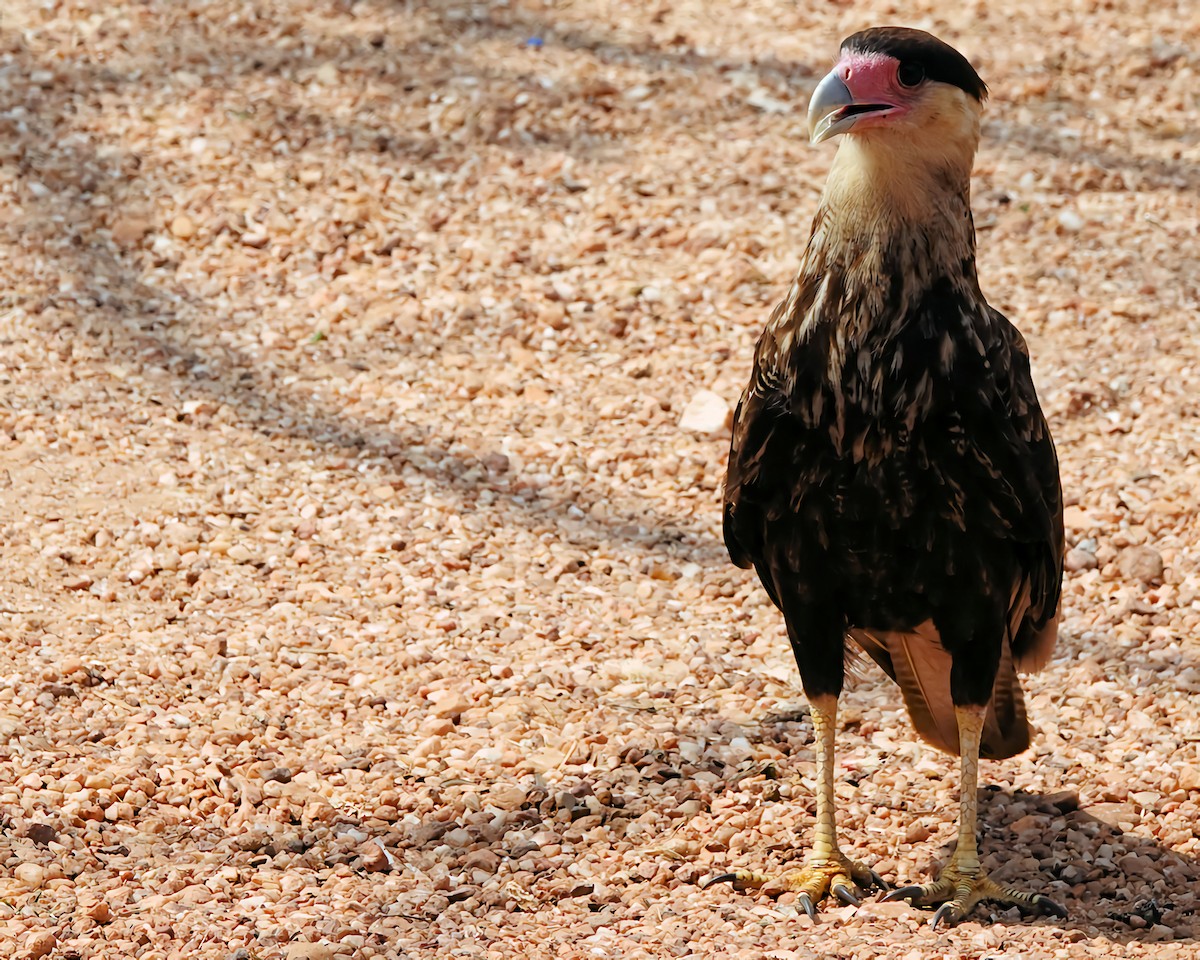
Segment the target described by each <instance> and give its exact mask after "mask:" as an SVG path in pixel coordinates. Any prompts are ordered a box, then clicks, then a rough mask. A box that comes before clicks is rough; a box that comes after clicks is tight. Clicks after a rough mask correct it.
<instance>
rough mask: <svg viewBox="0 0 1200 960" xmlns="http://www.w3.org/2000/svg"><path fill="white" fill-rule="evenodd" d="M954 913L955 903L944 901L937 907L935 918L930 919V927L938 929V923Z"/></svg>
mask: <svg viewBox="0 0 1200 960" xmlns="http://www.w3.org/2000/svg"><path fill="white" fill-rule="evenodd" d="M953 913H954V903H953V902H950V903H943V904H942V905H941V906H940V907H938V908H937V913H935V914H934V915H933V919H932V920H930V921H929V928H930V929H931V930H936V929H937V928H938V924H939V923H941V922H942V921H943V920H945V919H946V918H947V917H949V916H950V915H951V914H953Z"/></svg>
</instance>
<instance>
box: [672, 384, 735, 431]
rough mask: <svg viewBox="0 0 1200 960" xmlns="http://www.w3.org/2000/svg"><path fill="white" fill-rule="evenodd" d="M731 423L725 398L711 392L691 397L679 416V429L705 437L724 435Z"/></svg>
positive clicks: (698, 392)
mask: <svg viewBox="0 0 1200 960" xmlns="http://www.w3.org/2000/svg"><path fill="white" fill-rule="evenodd" d="M732 422H733V411H732V410H731V409H730V407H729V404H728V403H727V402H726V401H725V398H724V397H722V396H721V395H720V394H717V393H714V392H713V391H711V390H699V391H697V392H696V393H695V394H693V395H692V398H691V400H689V401H688V403H687V406H685V407H684V408H683V412H682V413H681V414H680V415H679V428H680V429H681V430H690V431H693V432H695V433H700V434H704V435H707V436H718V435H720V434H723V433H726V432H727V431H728V430H729V427H730V425H731V424H732Z"/></svg>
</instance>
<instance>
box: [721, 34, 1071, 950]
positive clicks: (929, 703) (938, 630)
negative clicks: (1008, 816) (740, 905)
mask: <svg viewBox="0 0 1200 960" xmlns="http://www.w3.org/2000/svg"><path fill="white" fill-rule="evenodd" d="M986 96H987V87H986V86H985V85H984V83H983V81H982V80H981V79H980V78H979V75H978V74H977V73H976V72H975V70H974V69H973V68H972V66H971V64H970V63H968V61H967V60H966V58H964V57H963V56H962V55H961V54H960V53H958V51H956V50H954V49H953V48H952V47H950V46H948V45H947V44H945V43H943V42H942V41H940V40H938V39H936V38H935V37H932V36H930V35H929V34H927V33H924V32H922V31H920V30H910V29H904V28H899V27H880V28H875V29H870V30H864V31H862V32H861V33H856V34H855V35H854V36H852V37H850V38H849V39H847V40H846V41H845V42H844V43H843V44H842V47H841V57H840V59H839V60H838V62H837V65H836V66H835V67H834V69H833V71H832V72H831V73H830V74H829V75H828V76H826V77H825V78H824V79H823V80H822V81H821V82H820V83H819V84H818V85H817V88H816V90H815V91H814V93H813V96H812V102H811V104H810V106H809V114H808V125H809V133H810V135H811V138H812V141H813V142H814V143H820V142H822V141H824V140H828V139H830V138H832V137H838V136H840V137H841V145H840V147H839V149H838V151H837V155H836V156H835V157H834V160H833V165H832V168H831V170H830V173H829V180H828V182H827V183H826V185H825V190H824V193H823V195H822V197H821V202H820V206H819V208H818V210H817V214H816V217H815V218H814V221H813V226H812V234H811V236H810V238H809V241H808V247H807V249H806V250H805V253H804V258H803V261H802V263H801V265H800V270H799V272H798V273H797V275H796V278H795V280H794V281H793V282H792V284H791V287H790V288H789V289H788V292H787V296H786V298H785V299H784V300H783V302H782V303H780V304H779V305H778V306H777V307H776V308H775V310H774V312H773V313H772V314H771V317H770V320H769V321H768V323H767V326H766V329H765V330H764V331H763V334H762V337H761V338H760V339H759V341H758V346H757V348H756V350H755V354H754V366H753V373H752V376H751V379H750V384H749V386H748V387H747V388H746V391H745V393H743V395H742V398H741V402H740V403H739V404H738V408H737V413H736V416H735V420H734V426H733V439H732V443H731V447H730V452H729V471H728V476H727V479H726V483H725V510H724V532H725V543H726V545H727V546H728V548H729V554H730V556H731V557H732V559H733V562H734V563H736V564H737V565H738V566H741V567H750V566H753V567H754V568H755V570H756V571H757V572H758V576H759V578H760V579H761V581H762V584H763V586H764V587H765V588H766V591H767V594H768V595H769V596H770V598H771V600H772V602H773V603H774V604H775V606H777V607H778V608H779V609H780V611H782V613H783V617H784V620H785V621H786V624H787V632H788V637H789V638H790V640H791V646H792V652H793V653H794V654H795V657H796V663H797V665H798V666H799V669H800V677H801V680H802V682H803V684H804V689H805V693H806V695H807V697H808V700H809V702H810V704H811V710H812V719H813V727H814V730H815V736H816V747H817V780H818V786H817V798H816V800H817V822H816V833H815V839H814V842H813V846H812V850H811V853H810V855H809V858H808V860H807V862H806V864H805V866H804V867H803V868H802V869H798V870H792V871H790V872H788V873H785V874H784V875H783V876H782V877H777V878H775V879H774V880H771V881H769V883H770V886H772V887H775V888H782V889H785V890H793V891H796V892H797V893H799V897H798V900H799V901H800V903H801V904H802V905H803V906H804V908H805V909H806V910H808V911H809V913H810V914H811V913H812V912H813V904H814V903H815V902H817V901H819V900H820V899H821V898H822V897H824V896H825V895H826V894H827V893H829V892H830V891H832V892H833V894H834V895H835V896H837V897H838V898H839V899H841V900H843V901H844V902H857V899H856V898H855V895H854V893H853V892H852V891H853V890H854V888H855V887H856V886H857V887H858V888H860V889H869V888H870V887H871V886H872V885H880V886H882V885H883V881H882V880H881V879H880V878H879V876H878V875H877V874H875V873H874V872H873V871H871V870H869V869H867V868H866V867H864V866H863V865H861V864H859V863H857V862H855V861H853V860H851V859H850V858H849V857H847V856H846V855H845V854H844V853H842V851H841V850H840V849H839V847H838V841H837V835H836V832H835V824H834V774H833V769H834V767H833V742H834V731H835V722H836V716H837V702H838V696H839V694H840V693H841V691H842V679H843V670H844V663H845V661H846V658H847V654H848V653H851V654H853V652H854V648H858V649H860V650H862V651H865V653H866V654H868V655H869V656H870V657H871V658H872V659H873V660H874V661H875V662H876V663H878V664H879V665H880V666H881V667H882V668H883V669H884V670H885V671H886V672H887V674H888V675H889V676H890V677H891V678H892V679H893V680H895V681H896V683H897V684H898V685H899V686H900V690H901V692H902V694H903V697H904V702H905V705H906V706H907V708H908V712H909V715H910V717H911V718H912V721H913V724H914V726H915V727H916V730H917V732H918V733H919V734H920V735H921V736H922V737H923V738H924V739H926V740H928V741H929V742H930V743H932V744H934V745H935V746H937V747H939V748H941V749H943V750H946V751H948V752H950V753H954V754H959V755H961V757H962V784H961V790H962V792H961V811H960V815H959V830H958V845H957V848H956V849H955V852H954V856H953V858H952V859H951V861H950V862H949V863H948V864H947V865H946V866H945V867H944V869H943V870H942V871H941V874H940V876H939V877H938V879H937V880H936V881H934V882H932V883H927V884H925V885H923V886H909V887H904V888H902V889H899V890H895V891H893V892H892V893H891V894H889V895H888V896H889V898H893V899H895V898H904V899H907V900H909V901H911V902H912V903H913V904H916V905H920V906H933V905H935V904H940V906H939V907H938V910H937V912H936V913H935V915H934V918H933V923H934V925H935V926H936V925H937V924H938V923H939V922H940V921H942V920H949V921H957V920H960V919H962V918H963V917H965V916H966V915H967V914H968V913H969V912H970V911H971V909H972V908H973V907H974V906H975V904H976V903H978V902H980V901H982V900H993V901H998V902H1000V903H1002V904H1015V905H1018V906H1021V907H1024V908H1031V909H1033V910H1038V911H1044V912H1049V913H1053V914H1056V915H1063V916H1065V913H1064V911H1063V910H1062V908H1061V907H1059V906H1058V905H1057V904H1055V903H1054V902H1053V901H1051V900H1049V899H1048V898H1047V897H1045V896H1043V895H1041V894H1028V893H1022V892H1019V891H1016V890H1011V889H1008V888H1005V887H1001V886H999V885H998V884H996V883H994V882H993V881H991V880H989V879H988V878H987V876H986V875H985V874H984V871H983V870H982V868H981V867H980V863H979V858H978V855H977V850H976V838H975V827H976V787H977V769H978V761H979V757H981V756H982V757H990V758H1002V757H1009V756H1012V755H1013V754H1016V753H1018V752H1020V751H1021V750H1024V749H1025V748H1026V747H1027V746H1028V745H1029V735H1030V731H1029V725H1028V723H1027V721H1026V718H1025V704H1024V700H1023V697H1022V694H1021V685H1020V682H1019V681H1018V679H1017V671H1018V670H1030V669H1036V668H1038V667H1040V666H1041V665H1042V664H1043V663H1045V661H1046V660H1047V659H1048V658H1049V656H1050V653H1051V650H1052V649H1053V646H1054V641H1055V636H1056V626H1057V610H1058V601H1059V592H1060V586H1061V580H1062V552H1063V551H1062V547H1063V526H1062V493H1061V488H1060V485H1059V474H1058V461H1057V459H1056V457H1055V453H1054V445H1053V442H1052V441H1051V438H1050V431H1049V429H1048V428H1047V425H1046V421H1045V419H1044V417H1043V416H1042V412H1041V409H1040V408H1039V406H1038V400H1037V395H1036V393H1035V391H1034V386H1033V380H1032V379H1031V377H1030V372H1029V354H1028V351H1027V349H1026V346H1025V342H1024V340H1023V339H1022V337H1021V334H1020V333H1019V332H1018V331H1017V330H1016V328H1014V327H1013V325H1012V324H1011V323H1009V322H1008V320H1006V319H1005V318H1004V317H1003V316H1002V315H1001V314H1000V313H999V312H997V311H996V310H995V309H993V308H992V307H990V306H989V305H988V303H987V301H986V300H985V299H984V297H983V294H982V293H981V292H980V289H979V281H978V279H977V277H976V272H975V228H974V224H973V222H972V219H971V206H970V182H971V166H972V163H973V160H974V156H975V150H976V147H977V146H978V143H979V127H980V115H981V113H982V110H983V102H984V99H985V97H986ZM714 879H724V880H732V881H734V882H735V883H739V884H744V885H747V886H752V885H763V884H764V883H767V882H768V881H767V879H766V878H765V877H763V876H761V875H759V874H754V873H737V874H726V875H725V876H723V877H721V878H714Z"/></svg>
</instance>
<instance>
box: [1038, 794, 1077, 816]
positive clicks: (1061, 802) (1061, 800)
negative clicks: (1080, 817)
mask: <svg viewBox="0 0 1200 960" xmlns="http://www.w3.org/2000/svg"><path fill="white" fill-rule="evenodd" d="M1043 799H1044V800H1045V802H1046V803H1048V804H1049V805H1050V806H1052V807H1054V809H1055V810H1057V811H1058V812H1059V813H1071V812H1073V811H1075V810H1078V809H1079V791H1078V790H1059V791H1058V792H1057V793H1048V794H1046V796H1045V797H1043Z"/></svg>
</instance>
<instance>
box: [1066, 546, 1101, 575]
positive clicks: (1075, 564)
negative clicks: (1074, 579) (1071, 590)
mask: <svg viewBox="0 0 1200 960" xmlns="http://www.w3.org/2000/svg"><path fill="white" fill-rule="evenodd" d="M1063 566H1065V567H1066V568H1067V569H1068V570H1070V571H1071V572H1072V573H1075V572H1077V571H1079V570H1094V569H1096V567H1098V566H1100V561H1099V560H1097V559H1096V555H1095V554H1094V553H1089V552H1088V551H1087V550H1081V549H1080V548H1079V547H1074V548H1072V549H1070V550H1068V551H1067V555H1066V557H1065V558H1064V559H1063Z"/></svg>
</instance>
